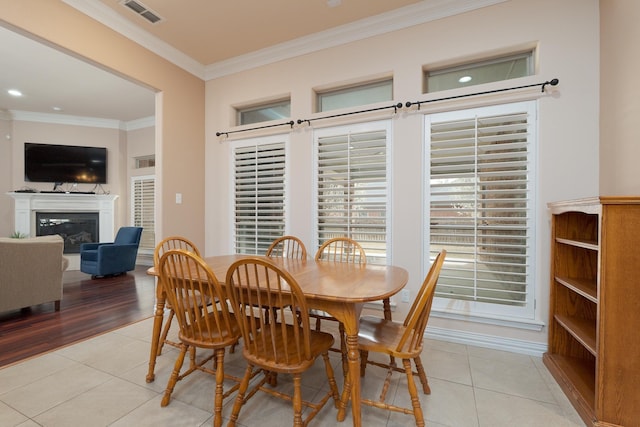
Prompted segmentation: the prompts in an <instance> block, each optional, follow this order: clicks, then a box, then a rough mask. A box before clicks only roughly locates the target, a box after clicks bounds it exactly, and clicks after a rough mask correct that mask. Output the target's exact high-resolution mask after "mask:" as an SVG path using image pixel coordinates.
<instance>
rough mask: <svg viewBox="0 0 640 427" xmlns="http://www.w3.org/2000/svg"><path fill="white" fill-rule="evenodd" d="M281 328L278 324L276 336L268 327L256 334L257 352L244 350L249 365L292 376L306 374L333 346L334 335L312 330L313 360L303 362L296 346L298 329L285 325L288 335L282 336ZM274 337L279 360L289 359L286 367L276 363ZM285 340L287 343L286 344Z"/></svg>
mask: <svg viewBox="0 0 640 427" xmlns="http://www.w3.org/2000/svg"><path fill="white" fill-rule="evenodd" d="M281 326H283V325H281V324H277V326H276V328H274V329H275V334H274V333H273V332H272V330H271V328H268V327H264V328H263V329H262V331H260V332H259V333H258V334H256V336H255V338H254V344H255V345H256V349H257V351H254V352H249V351H246V347H245V348H244V349H243V356H244V357H245V358H246V359H247V361H248V362H249V363H252V364H254V365H257V366H265V365H266V366H267V367H268V369H269V370H270V371H275V372H280V373H290V374H292V373H296V372H304V371H305V370H307V369H308V368H309V366H311V365H313V363H314V361H315V358H316V357H318V356H320V355H321V354H322V353H325V352H327V351H328V350H329V349H330V348H331V346H332V345H333V342H334V338H333V335H331V334H328V333H326V332H318V331H314V330H311V331H310V341H311V343H312V344H311V358H308V359H306V360H303V359H302V358H301V354H300V353H299V352H298V351H297V349H296V348H297V347H296V344H295V343H294V340H295V339H296V337H295V333H294V329H295V328H297V327H296V326H292V325H284V326H285V327H286V328H287V333H286V334H282V331H281V330H280V327H281ZM283 335H286V338H283ZM272 337H273V338H274V341H273V342H275V343H276V344H277V346H276V347H277V349H278V352H279V358H280V359H282V358H286V359H287V363H286V365H285V364H278V363H276V362H275V355H274V353H273V347H272V346H271V343H272V341H271V338H272ZM285 340H286V341H287V342H285ZM283 349H287V350H288V351H287V352H286V356H284V353H283V352H282V350H283Z"/></svg>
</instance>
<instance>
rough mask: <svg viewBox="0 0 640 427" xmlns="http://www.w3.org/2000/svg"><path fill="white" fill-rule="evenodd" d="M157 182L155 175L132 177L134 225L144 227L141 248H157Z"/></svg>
mask: <svg viewBox="0 0 640 427" xmlns="http://www.w3.org/2000/svg"><path fill="white" fill-rule="evenodd" d="M155 184H156V180H155V177H154V176H137V177H133V178H132V187H133V189H132V192H131V194H132V197H133V203H132V204H131V206H132V209H133V214H132V218H133V225H134V226H136V227H142V236H141V237H140V249H150V250H152V251H153V250H154V249H155V240H156V239H155V211H156V206H155Z"/></svg>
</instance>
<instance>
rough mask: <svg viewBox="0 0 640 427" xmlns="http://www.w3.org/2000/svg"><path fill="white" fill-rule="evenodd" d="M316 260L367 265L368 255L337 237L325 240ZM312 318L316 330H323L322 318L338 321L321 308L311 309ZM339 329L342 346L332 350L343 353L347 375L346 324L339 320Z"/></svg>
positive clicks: (343, 364)
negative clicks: (320, 309)
mask: <svg viewBox="0 0 640 427" xmlns="http://www.w3.org/2000/svg"><path fill="white" fill-rule="evenodd" d="M315 260H316V261H319V260H326V261H333V262H346V263H352V264H359V265H366V264H367V256H366V254H365V252H364V249H362V246H360V244H359V243H358V242H357V241H355V240H353V239H350V238H348V237H335V238H333V239H329V240H327V241H325V242H324V243H323V244H322V245H321V246H320V247H319V248H318V250H317V251H316V255H315ZM309 316H310V317H311V318H314V319H316V330H317V331H319V330H321V322H322V320H329V321H333V322H338V319H336V318H335V317H333V316H331V315H330V314H329V313H326V312H324V311H319V310H311V312H310V313H309ZM338 331H339V336H340V348H332V349H331V350H332V351H338V352H340V353H342V373H343V375H345V376H346V375H347V372H348V366H347V365H348V361H347V343H346V338H345V333H344V325H343V324H342V323H340V322H338Z"/></svg>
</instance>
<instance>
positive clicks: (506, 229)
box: [425, 101, 536, 319]
mask: <svg viewBox="0 0 640 427" xmlns="http://www.w3.org/2000/svg"><path fill="white" fill-rule="evenodd" d="M535 112H536V108H535V102H534V101H530V102H524V103H514V104H507V105H503V106H495V107H485V108H478V109H471V110H464V111H457V112H450V113H441V114H433V115H431V116H428V117H426V123H425V125H426V126H425V129H426V130H427V139H426V143H425V144H426V149H425V152H426V153H427V161H426V164H428V165H429V174H428V180H427V182H426V185H425V188H426V190H427V192H428V193H427V194H426V195H425V199H426V200H428V204H427V206H426V212H428V218H426V221H425V224H428V226H427V229H426V230H425V232H426V235H425V247H428V248H429V252H430V256H431V258H432V259H433V258H434V257H435V254H436V253H437V252H438V251H440V250H441V249H446V250H447V259H446V260H445V264H444V267H443V269H442V272H441V275H440V280H439V282H438V286H437V288H436V301H435V302H434V308H442V309H445V310H446V311H448V312H459V313H466V314H476V315H479V314H484V315H507V316H511V317H522V318H528V319H532V318H533V315H534V313H533V308H534V301H533V297H534V292H533V287H534V278H533V270H534V269H533V266H532V260H533V258H534V253H535V252H534V235H535V233H534V224H535V218H534V217H535V207H534V206H535V200H534V198H535V171H536V168H535V155H534V149H535V129H536V113H535Z"/></svg>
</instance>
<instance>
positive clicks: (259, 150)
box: [234, 136, 285, 255]
mask: <svg viewBox="0 0 640 427" xmlns="http://www.w3.org/2000/svg"><path fill="white" fill-rule="evenodd" d="M234 200H235V202H234V208H235V209H234V231H235V233H234V244H235V252H236V253H240V254H250V255H264V253H265V252H266V250H267V248H268V247H269V245H270V244H271V242H272V241H273V240H274V239H275V238H276V237H280V236H282V235H283V234H284V231H285V210H284V207H285V141H284V137H282V136H276V137H272V138H262V139H256V140H248V141H244V142H241V143H239V145H238V146H236V147H235V148H234Z"/></svg>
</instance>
